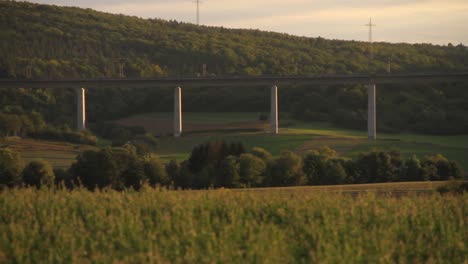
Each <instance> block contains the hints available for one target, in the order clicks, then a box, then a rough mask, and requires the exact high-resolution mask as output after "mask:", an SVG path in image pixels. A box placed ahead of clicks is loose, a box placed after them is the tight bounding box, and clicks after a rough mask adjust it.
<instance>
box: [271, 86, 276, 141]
mask: <svg viewBox="0 0 468 264" xmlns="http://www.w3.org/2000/svg"><path fill="white" fill-rule="evenodd" d="M270 122H271V133H272V134H273V135H277V134H278V87H276V85H273V86H272V87H271V114H270Z"/></svg>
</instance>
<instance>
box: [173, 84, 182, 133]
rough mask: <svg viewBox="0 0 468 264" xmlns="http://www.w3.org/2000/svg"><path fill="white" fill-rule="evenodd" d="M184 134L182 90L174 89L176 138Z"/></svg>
mask: <svg viewBox="0 0 468 264" xmlns="http://www.w3.org/2000/svg"><path fill="white" fill-rule="evenodd" d="M181 134H182V89H181V88H180V87H177V88H175V89H174V137H180V135H181Z"/></svg>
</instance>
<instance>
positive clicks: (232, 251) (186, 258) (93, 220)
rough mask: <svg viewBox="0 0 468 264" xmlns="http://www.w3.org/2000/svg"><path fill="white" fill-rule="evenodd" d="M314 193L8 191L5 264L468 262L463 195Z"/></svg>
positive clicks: (2, 225) (3, 197) (1, 228)
mask: <svg viewBox="0 0 468 264" xmlns="http://www.w3.org/2000/svg"><path fill="white" fill-rule="evenodd" d="M425 184H428V183H425ZM409 185H411V186H409V187H408V188H410V189H411V188H415V186H418V183H411V184H409ZM374 187H375V186H374ZM388 187H389V186H386V187H382V186H379V187H376V188H377V189H378V188H384V189H385V188H388ZM317 188H319V187H317ZM317 188H315V189H314V188H311V187H304V188H286V189H287V191H284V190H278V189H269V190H262V191H258V190H243V191H238V190H226V189H220V190H211V191H210V190H209V191H168V190H154V189H150V188H145V189H143V190H142V191H141V192H134V191H126V192H116V191H111V190H104V191H96V192H89V191H86V190H83V189H78V190H74V191H64V190H47V189H42V190H35V189H12V190H4V191H2V192H1V193H0V262H1V263H7V262H8V263H122V262H124V263H466V256H467V254H468V250H467V243H468V237H467V236H466V215H467V214H468V209H467V208H468V203H467V201H468V196H467V195H466V194H465V195H459V196H452V195H445V196H441V195H438V194H429V195H411V194H409V195H406V196H402V197H398V198H395V197H391V196H385V195H384V196H381V195H379V196H377V195H376V194H375V193H373V192H371V193H367V194H363V195H357V196H350V195H346V194H340V193H335V192H329V191H326V190H327V189H326V188H328V187H323V188H322V189H317ZM363 188H364V189H369V188H373V187H372V186H369V185H368V186H364V187H363ZM391 188H396V187H395V185H393V186H392V187H391ZM426 188H427V186H426ZM345 189H346V188H345ZM320 190H322V191H320Z"/></svg>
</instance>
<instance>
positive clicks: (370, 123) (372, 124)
mask: <svg viewBox="0 0 468 264" xmlns="http://www.w3.org/2000/svg"><path fill="white" fill-rule="evenodd" d="M368 96H369V101H368V105H367V136H368V138H369V139H371V140H375V139H377V128H376V104H375V83H371V84H369V91H368Z"/></svg>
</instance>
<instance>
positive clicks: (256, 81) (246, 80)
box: [0, 73, 468, 88]
mask: <svg viewBox="0 0 468 264" xmlns="http://www.w3.org/2000/svg"><path fill="white" fill-rule="evenodd" d="M460 81H468V73H447V74H391V75H372V76H369V75H324V76H258V77H239V76H233V77H200V78H190V77H180V78H178V77H171V78H155V79H65V80H0V88H44V87H47V88H76V87H86V88H94V87H109V88H112V87H132V88H148V87H154V88H157V87H176V86H181V87H209V86H260V85H265V86H267V85H279V86H281V85H288V84H289V85H290V84H308V85H332V84H368V83H375V84H377V85H378V84H388V83H447V82H460Z"/></svg>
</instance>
